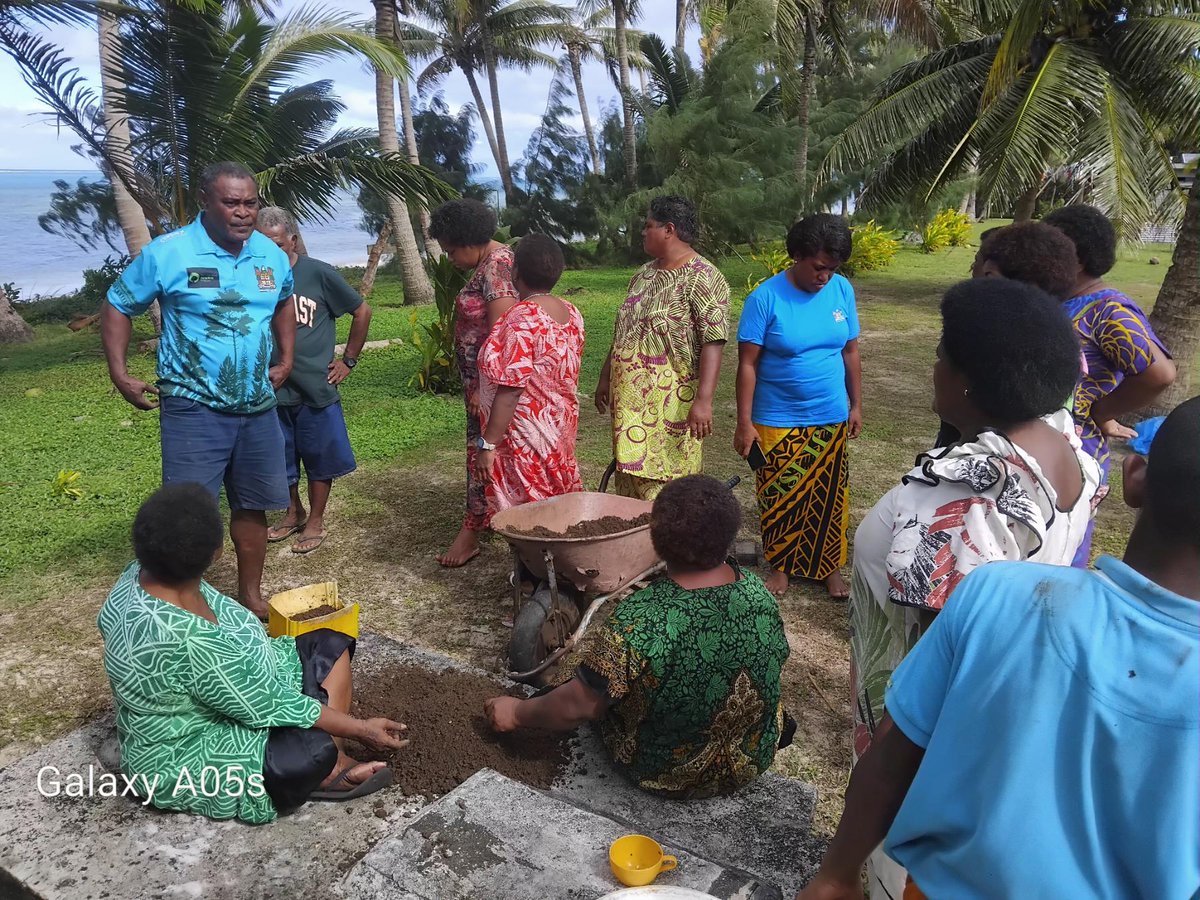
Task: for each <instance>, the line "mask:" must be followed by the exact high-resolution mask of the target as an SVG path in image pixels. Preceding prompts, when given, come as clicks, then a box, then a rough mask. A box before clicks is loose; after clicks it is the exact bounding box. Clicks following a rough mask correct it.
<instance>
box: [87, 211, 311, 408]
mask: <svg viewBox="0 0 1200 900" xmlns="http://www.w3.org/2000/svg"><path fill="white" fill-rule="evenodd" d="M291 294H292V271H291V265H290V263H289V262H288V258H287V255H286V254H285V253H284V252H283V251H282V250H280V249H279V248H278V247H276V246H275V244H274V243H272V242H271V241H270V240H269V239H268V238H266V237H265V236H264V235H262V234H259V233H258V232H257V231H256V232H254V233H253V234H251V235H250V238H249V240H247V241H246V243H245V245H244V246H243V247H242V252H241V253H240V254H239V255H238V256H237V257H236V258H234V257H233V256H232V255H231V254H229V253H227V252H226V251H224V250H222V249H221V248H220V247H218V246H217V245H216V244H215V243H213V241H212V239H211V238H209V236H208V233H207V232H206V231H205V230H204V225H203V223H202V221H201V218H200V217H197V218H196V220H195V221H193V222H192V223H191V224H190V225H186V226H184V227H183V228H180V229H179V230H178V231H174V232H171V233H170V234H167V235H163V236H162V237H159V238H156V239H155V240H153V241H151V242H150V244H149V245H148V246H147V247H146V248H145V249H144V250H142V253H141V255H140V256H139V257H138V258H137V259H136V260H134V261H133V262H132V263H131V264H130V265H129V267H128V268H127V269H126V270H125V271H124V272H123V273H122V274H121V277H120V278H119V279H117V281H116V283H114V284H113V286H112V288H111V290H110V291H109V294H108V301H109V303H110V304H111V305H112V306H113V308H114V309H116V310H118V311H119V312H122V313H125V314H126V315H136V314H138V313H141V312H144V311H145V309H146V308H147V307H148V306H149V305H150V303H151V302H152V301H154V300H155V299H157V300H159V301H160V303H161V304H162V313H163V333H162V336H161V338H160V340H159V347H158V386H159V390H160V391H161V392H162V394H163V396H167V397H184V398H187V399H189V400H196V401H198V402H200V403H203V404H204V405H205V406H208V407H210V408H212V409H215V410H219V411H221V412H229V413H240V414H246V413H257V412H262V411H264V410H267V409H270V408H272V407H273V406H275V391H274V389H273V388H272V386H271V382H270V378H269V376H268V371H269V369H270V359H271V350H272V346H273V341H272V336H271V319H272V317H273V316H274V314H275V309H276V307H277V306H278V304H279V302H280V301H281V300H285V299H287V298H288V297H290V296H291Z"/></svg>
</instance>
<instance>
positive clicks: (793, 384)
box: [734, 214, 862, 600]
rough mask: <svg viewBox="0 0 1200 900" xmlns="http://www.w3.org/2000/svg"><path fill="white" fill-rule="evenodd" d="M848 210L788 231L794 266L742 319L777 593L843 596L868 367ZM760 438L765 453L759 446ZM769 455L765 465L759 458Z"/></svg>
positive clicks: (745, 423)
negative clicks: (848, 264)
mask: <svg viewBox="0 0 1200 900" xmlns="http://www.w3.org/2000/svg"><path fill="white" fill-rule="evenodd" d="M850 249H851V241H850V229H849V228H848V227H847V226H846V223H845V221H844V220H843V219H842V218H841V217H839V216H832V215H827V214H820V215H814V216H809V217H808V218H806V219H802V220H801V221H799V222H797V223H796V224H795V225H793V226H792V228H791V230H790V231H789V232H788V235H787V250H788V256H790V257H791V258H792V265H791V267H790V268H788V269H787V270H785V271H783V272H780V273H779V274H778V275H775V276H774V277H772V278H768V279H767V280H766V281H764V282H763V283H762V284H760V285H759V286H758V287H756V288H755V289H754V291H753V292H752V293H751V294H750V296H749V297H747V298H746V305H745V307H743V309H742V318H741V322H740V323H739V324H738V372H737V411H738V424H737V432H736V434H735V436H734V448H735V449H736V450H737V452H738V453H740V454H741V455H742V456H744V457H747V458H748V459H750V460H751V464H752V465H756V471H755V483H756V489H757V493H758V506H759V511H760V513H761V516H762V539H763V555H764V556H765V557H766V559H767V562H768V563H770V565H771V567H772V569H773V571H772V573H771V575H770V577H769V578H768V579H767V582H766V584H767V587H768V588H769V589H770V590H771V592H772V593H774V594H775V595H776V596H780V595H782V594H783V592H784V591H786V590H787V588H788V584H789V582H790V580H791V579H793V578H809V579H814V580H816V581H823V582H824V583H825V588H826V590H828V591H829V596H830V597H832V598H833V599H835V600H844V599H846V598H847V597H848V596H849V595H850V588H849V586H848V585H847V584H846V580H845V579H844V578H843V577H842V573H841V571H840V570H841V567H842V566H844V565H845V564H846V558H847V544H846V530H847V528H848V527H849V525H850V505H849V497H848V492H849V490H848V489H849V478H848V473H847V464H846V439H847V438H851V439H853V438H856V437H858V434H859V432H860V431H861V430H862V366H861V364H860V362H859V356H858V311H857V309H856V307H855V304H854V288H852V287H851V286H850V282H849V281H847V280H846V279H845V278H843V277H842V276H841V275H838V274H837V268H838V266H840V265H841V264H842V263H844V262H845V261H846V260H847V259H849V257H850ZM756 444H757V445H758V450H759V451H761V457H760V456H759V453H757V452H756V453H755V457H759V458H758V459H757V460H756V459H755V458H753V457H751V452H752V451H753V450H754V449H755V445H756ZM759 463H761V464H759Z"/></svg>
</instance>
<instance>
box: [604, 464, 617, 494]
mask: <svg viewBox="0 0 1200 900" xmlns="http://www.w3.org/2000/svg"><path fill="white" fill-rule="evenodd" d="M616 472H617V461H616V460H615V459H614V460H613V461H612V462H610V463H609V464H608V468H607V469H605V470H604V477H603V478H601V479H600V493H602V494H607V493H608V482H609V479H610V478H612V477H613V475H615V474H616Z"/></svg>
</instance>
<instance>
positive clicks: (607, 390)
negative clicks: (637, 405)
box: [596, 369, 612, 413]
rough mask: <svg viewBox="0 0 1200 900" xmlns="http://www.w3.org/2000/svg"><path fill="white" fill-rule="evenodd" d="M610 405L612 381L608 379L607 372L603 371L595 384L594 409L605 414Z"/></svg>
mask: <svg viewBox="0 0 1200 900" xmlns="http://www.w3.org/2000/svg"><path fill="white" fill-rule="evenodd" d="M611 405H612V379H611V377H609V374H608V370H607V369H605V370H604V371H602V372H601V373H600V380H599V381H598V382H596V409H597V410H598V411H600V412H602V413H606V412H608V409H609V407H610V406H611Z"/></svg>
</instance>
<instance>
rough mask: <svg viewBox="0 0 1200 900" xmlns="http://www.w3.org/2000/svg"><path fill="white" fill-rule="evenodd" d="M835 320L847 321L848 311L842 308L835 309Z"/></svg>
mask: <svg viewBox="0 0 1200 900" xmlns="http://www.w3.org/2000/svg"><path fill="white" fill-rule="evenodd" d="M833 321H835V322H845V321H846V313H845V312H843V311H842V310H840V309H835V310H834V311H833Z"/></svg>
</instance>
